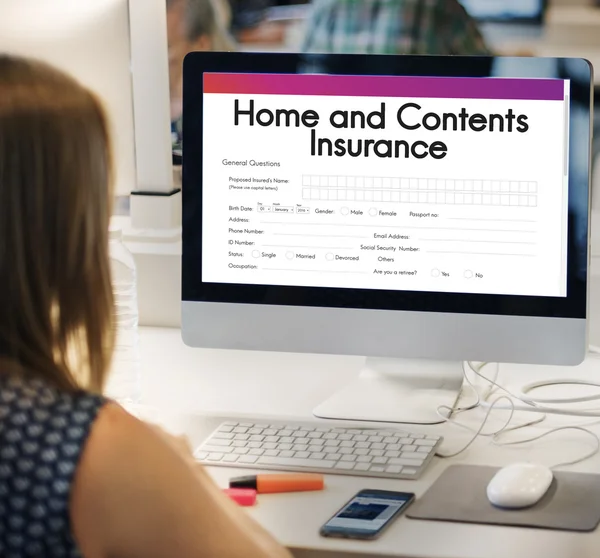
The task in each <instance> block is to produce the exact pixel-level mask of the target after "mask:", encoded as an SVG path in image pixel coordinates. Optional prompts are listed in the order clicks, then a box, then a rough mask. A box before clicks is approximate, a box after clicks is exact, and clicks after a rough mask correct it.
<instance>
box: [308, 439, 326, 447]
mask: <svg viewBox="0 0 600 558" xmlns="http://www.w3.org/2000/svg"><path fill="white" fill-rule="evenodd" d="M310 444H311V445H312V446H324V445H325V440H321V439H320V438H317V439H312V438H311V440H310Z"/></svg>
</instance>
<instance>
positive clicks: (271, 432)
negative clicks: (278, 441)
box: [263, 428, 277, 436]
mask: <svg viewBox="0 0 600 558" xmlns="http://www.w3.org/2000/svg"><path fill="white" fill-rule="evenodd" d="M276 434H277V430H276V429H275V428H267V429H265V430H264V431H263V436H274V435H276Z"/></svg>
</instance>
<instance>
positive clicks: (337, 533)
mask: <svg viewBox="0 0 600 558" xmlns="http://www.w3.org/2000/svg"><path fill="white" fill-rule="evenodd" d="M414 499H415V495H414V494H411V493H409V492H391V491H388V490H361V491H360V492H359V493H357V494H356V495H355V496H354V497H353V498H352V499H351V500H350V501H349V502H347V503H346V504H344V506H343V507H342V509H340V510H339V511H338V512H337V513H336V514H335V515H334V516H333V517H332V518H331V519H329V520H328V521H327V523H325V525H323V527H321V531H320V533H321V535H322V536H324V537H341V538H347V539H363V540H371V539H376V538H377V537H378V536H379V535H380V534H381V533H382V532H383V530H384V529H385V528H386V527H387V526H388V525H389V524H390V523H391V522H392V521H393V520H394V519H395V518H396V517H398V516H399V515H400V514H401V513H402V512H403V511H404V510H405V509H406V508H407V507H408V506H409V505H410V504H412V502H413V501H414Z"/></svg>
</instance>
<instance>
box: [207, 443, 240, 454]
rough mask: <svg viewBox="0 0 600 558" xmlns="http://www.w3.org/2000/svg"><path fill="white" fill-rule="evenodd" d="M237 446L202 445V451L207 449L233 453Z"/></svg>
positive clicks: (208, 450) (209, 451) (210, 451)
mask: <svg viewBox="0 0 600 558" xmlns="http://www.w3.org/2000/svg"><path fill="white" fill-rule="evenodd" d="M234 449H235V448H220V447H219V446H209V445H206V446H202V451H207V452H208V453H215V452H216V453H232V452H233V450H234Z"/></svg>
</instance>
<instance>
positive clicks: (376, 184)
mask: <svg viewBox="0 0 600 558" xmlns="http://www.w3.org/2000/svg"><path fill="white" fill-rule="evenodd" d="M382 187H383V178H380V177H378V176H376V177H375V178H373V188H382Z"/></svg>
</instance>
